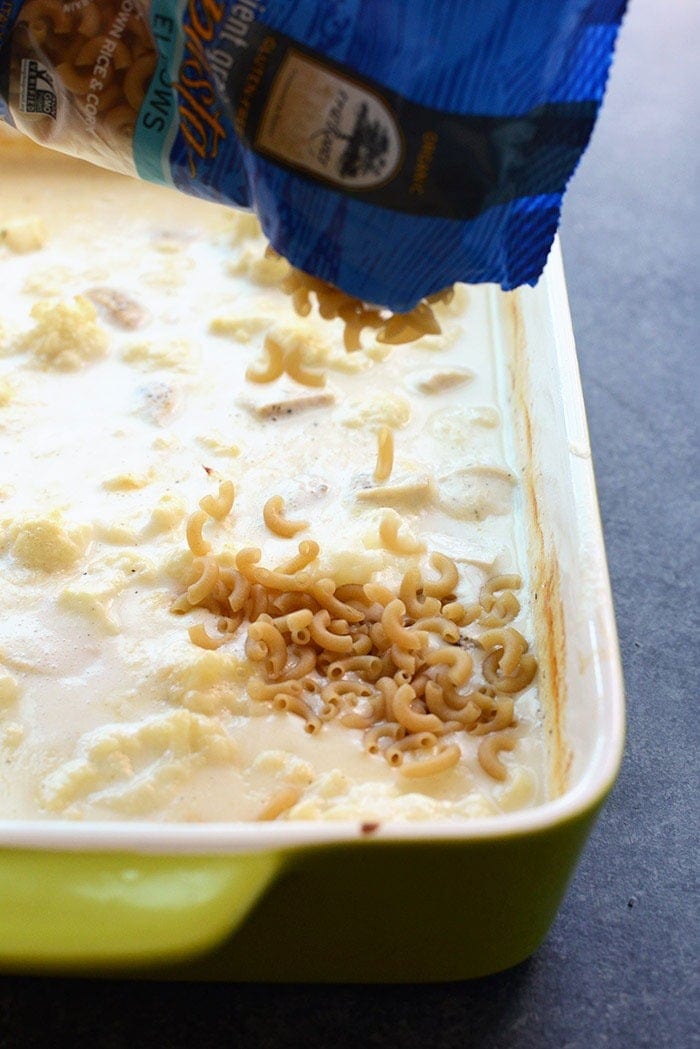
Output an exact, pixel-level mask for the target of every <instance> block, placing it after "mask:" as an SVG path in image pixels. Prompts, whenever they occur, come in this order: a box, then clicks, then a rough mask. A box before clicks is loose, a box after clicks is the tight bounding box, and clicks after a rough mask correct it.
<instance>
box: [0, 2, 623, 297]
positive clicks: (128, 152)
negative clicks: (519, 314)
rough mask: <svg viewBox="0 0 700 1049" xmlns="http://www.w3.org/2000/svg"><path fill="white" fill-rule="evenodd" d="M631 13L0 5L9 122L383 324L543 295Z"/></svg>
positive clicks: (398, 5)
mask: <svg viewBox="0 0 700 1049" xmlns="http://www.w3.org/2000/svg"><path fill="white" fill-rule="evenodd" d="M624 8H625V0H541V2H539V3H533V2H532V0H488V2H485V0H237V2H226V0H151V2H147V0H121V2H120V0H93V2H89V0H79V2H78V3H64V2H62V0H0V116H4V118H5V119H7V120H9V121H10V122H11V123H14V124H15V125H16V126H17V127H19V128H20V129H21V130H23V131H24V132H25V133H27V134H29V135H30V136H31V137H33V138H34V139H36V140H38V141H40V142H43V143H44V144H47V145H50V146H54V147H55V148H57V149H61V150H63V151H65V152H69V153H73V154H75V155H78V156H84V157H87V158H88V159H90V160H92V161H93V162H96V163H99V164H102V165H103V166H106V167H109V168H113V169H116V170H120V171H126V172H128V173H130V174H134V175H137V176H139V177H141V178H145V179H149V180H151V181H155V182H162V183H165V184H167V185H172V186H175V187H177V188H178V189H180V190H183V191H184V192H186V193H190V194H195V195H197V196H201V197H205V198H207V199H211V200H216V201H223V202H226V203H228V204H231V205H234V206H236V207H242V208H253V209H254V210H255V211H256V212H257V214H258V215H259V217H260V220H261V222H262V226H263V229H264V231H265V233H266V235H267V236H268V238H269V240H270V242H271V243H272V245H273V246H274V248H275V249H276V250H277V251H278V252H279V253H280V254H282V255H284V256H285V257H286V258H287V259H289V261H290V262H291V263H293V264H294V265H295V266H297V267H299V268H300V269H302V270H304V271H306V272H307V273H310V274H312V275H313V276H316V277H320V278H322V279H324V280H327V281H330V282H331V283H333V284H335V285H337V286H339V287H340V288H342V289H343V290H344V291H346V292H348V293H350V294H352V295H355V296H357V297H358V298H360V299H362V300H364V301H367V302H372V303H380V304H382V305H385V306H388V307H390V308H391V309H393V310H395V311H406V310H408V309H410V308H412V307H413V306H414V305H415V304H416V303H417V302H418V301H419V300H420V299H421V298H423V297H424V296H428V295H430V294H432V293H435V292H437V291H439V290H441V289H443V288H445V287H446V286H448V285H450V284H452V283H453V282H455V281H458V280H459V281H466V282H470V283H478V282H483V281H493V282H496V283H498V284H500V285H501V286H502V287H503V288H505V289H510V288H514V287H517V286H518V285H520V284H525V283H527V284H534V283H535V282H536V280H537V278H538V277H539V275H540V273H541V272H542V269H543V267H544V264H545V261H546V258H547V254H548V252H549V249H550V246H551V243H552V239H553V237H554V234H555V232H556V228H557V224H558V221H559V214H560V208H561V202H562V195H563V192H564V189H565V186H566V184H567V181H568V179H569V178H570V176H571V174H572V173H573V171H574V169H575V167H576V164H577V162H578V160H579V158H580V156H581V154H582V152H583V150H584V149H585V147H586V145H587V143H588V140H589V138H590V135H591V132H592V129H593V125H594V123H595V119H596V116H597V113H598V109H599V106H600V103H601V100H602V97H603V92H604V88H605V82H606V78H607V74H608V69H609V66H610V62H611V59H612V53H613V48H614V43H615V38H616V34H617V31H618V28H619V24H620V21H621V19H622V16H623V13H624Z"/></svg>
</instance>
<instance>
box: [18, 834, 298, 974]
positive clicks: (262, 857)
mask: <svg viewBox="0 0 700 1049" xmlns="http://www.w3.org/2000/svg"><path fill="white" fill-rule="evenodd" d="M282 860H283V856H282V855H281V854H279V853H274V852H262V853H254V854H250V855H235V856H230V855H229V856H172V855H171V856H150V855H136V854H134V853H130V854H124V853H106V852H102V853H82V852H44V851H29V850H26V851H25V850H22V849H10V850H5V851H1V852H0V969H5V970H6V971H7V970H12V969H22V970H31V969H40V970H42V971H46V969H51V968H55V969H59V970H65V969H83V970H84V969H89V968H90V967H91V965H93V964H97V965H99V966H100V968H101V969H102V968H104V967H105V966H114V967H115V968H121V967H133V966H141V965H146V964H149V963H151V962H158V961H161V962H162V961H164V960H167V961H170V962H173V961H177V960H180V959H182V958H186V957H188V956H190V955H192V954H196V953H198V952H200V951H203V950H206V949H207V948H209V947H211V946H212V945H213V944H216V943H218V942H219V941H220V940H222V939H223V938H224V937H225V936H226V935H227V934H228V933H229V932H231V931H232V930H233V929H235V928H236V927H237V926H238V925H239V924H240V923H241V922H242V921H243V919H244V918H245V916H246V915H247V914H248V912H249V910H250V909H251V907H252V906H253V905H254V904H255V902H256V900H257V899H258V898H259V897H260V896H261V894H262V893H263V892H264V891H265V889H266V888H267V887H268V885H269V884H270V882H271V881H272V879H273V878H274V877H275V875H276V874H277V873H278V871H279V870H280V868H281V864H282Z"/></svg>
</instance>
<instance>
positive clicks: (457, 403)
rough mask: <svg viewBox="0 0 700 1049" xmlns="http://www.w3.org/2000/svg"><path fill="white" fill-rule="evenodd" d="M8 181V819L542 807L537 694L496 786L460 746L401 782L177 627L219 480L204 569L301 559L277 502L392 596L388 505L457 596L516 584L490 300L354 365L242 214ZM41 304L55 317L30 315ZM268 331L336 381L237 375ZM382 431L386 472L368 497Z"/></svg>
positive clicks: (512, 491) (70, 169)
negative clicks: (222, 495)
mask: <svg viewBox="0 0 700 1049" xmlns="http://www.w3.org/2000/svg"><path fill="white" fill-rule="evenodd" d="M20 167H22V170H20ZM0 177H1V178H2V197H1V199H0V230H1V229H3V228H7V225H8V223H9V222H10V221H11V222H13V223H15V227H14V229H15V234H13V237H14V240H13V238H10V240H9V241H8V239H7V238H5V241H4V242H3V241H2V240H0V275H1V286H2V304H1V306H0V559H1V564H0V572H1V576H0V578H1V582H0V587H1V588H2V599H3V600H2V606H3V615H2V617H0V755H1V759H0V817H17V818H26V817H29V818H31V817H47V816H49V817H51V816H60V817H70V818H76V819H85V818H104V819H115V818H125V817H129V818H157V819H163V820H228V819H232V820H233V819H253V818H255V817H256V815H257V813H258V812H259V811H260V810H261V807H262V806H263V805H264V804H265V803H266V801H267V800H268V799H269V798H270V797H271V796H273V795H274V794H275V793H276V792H277V791H279V790H280V788H282V787H284V786H286V785H293V786H295V787H297V788H299V790H300V800H299V802H298V803H297V804H296V805H295V806H294V807H293V808H292V809H291V810H290V812H288V813H286V814H285V815H284V816H283V817H282V818H299V819H305V818H313V819H317V818H322V819H326V818H327V819H334V818H336V819H341V818H355V817H361V818H386V817H389V816H392V817H394V818H399V819H403V818H405V819H424V818H450V819H452V818H454V819H462V818H466V817H469V816H471V815H481V814H486V813H492V812H498V811H507V810H510V809H513V808H518V807H527V806H530V805H532V804H536V803H538V802H540V801H542V800H543V799H544V798H545V797H546V793H547V789H546V782H545V765H546V761H545V749H544V742H543V740H542V738H541V732H540V719H539V711H538V705H537V694H536V688H535V687H534V686H533V687H531V688H530V689H528V690H527V691H526V692H525V693H524V694H523V695H521V696H520V697H519V698H518V700H517V703H516V713H517V728H516V733H517V735H518V743H517V747H516V749H515V751H513V752H512V753H508V754H505V755H504V756H503V761H504V764H505V765H506V766H507V767H508V770H509V772H508V778H507V780H506V781H505V782H504V783H496V782H494V781H493V780H492V779H490V778H489V777H488V776H487V775H486V774H485V773H484V772H483V771H482V769H481V768H480V766H479V763H478V761H477V758H476V747H477V744H478V742H479V740H478V739H471V738H468V737H466V736H465V735H464V734H463V733H461V734H460V736H461V737H464V738H462V739H460V744H461V745H462V748H463V759H462V761H461V762H460V764H459V765H458V766H457V767H456V768H454V769H451V770H449V771H447V772H445V773H443V774H441V775H439V776H433V777H430V778H428V779H425V780H421V781H408V780H406V779H402V777H401V775H400V774H399V773H397V771H396V770H395V769H392V768H390V767H389V766H388V765H387V763H386V762H385V761H384V760H383V758H381V757H378V756H371V755H368V754H366V753H365V752H364V750H363V748H362V744H361V739H362V734H361V732H360V731H359V730H352V729H348V728H345V727H342V726H341V725H339V724H337V723H328V724H326V725H324V727H323V729H322V731H321V733H320V734H319V735H317V736H314V737H310V736H309V735H307V734H306V733H305V732H304V728H303V722H302V721H301V720H300V719H299V718H297V717H295V716H293V715H290V714H284V713H282V714H273V713H271V712H270V710H269V708H268V707H267V706H266V705H265V704H264V703H260V702H254V701H252V700H251V699H249V698H248V696H247V695H246V692H245V679H246V675H247V673H248V672H249V667H247V666H246V662H245V659H244V658H243V653H242V646H241V642H240V639H238V640H237V641H235V642H234V643H232V644H230V645H226V646H224V647H223V648H221V649H219V650H218V651H216V652H205V651H203V650H201V649H198V648H196V647H195V646H193V644H192V643H191V641H190V640H189V637H188V634H187V626H189V625H192V624H193V623H195V622H199V621H201V622H207V621H208V619H210V618H211V617H209V615H208V613H206V612H204V611H202V610H195V611H193V612H192V613H191V614H190V615H188V616H187V617H184V618H183V617H181V616H176V615H174V614H172V613H171V612H170V611H169V608H170V604H171V602H172V600H173V599H174V598H175V597H176V596H177V595H178V594H179V593H181V591H182V575H183V571H184V568H185V566H186V565H187V563H188V556H189V555H188V554H187V544H186V541H185V523H186V519H187V516H188V514H189V513H191V512H192V511H193V510H195V509H196V508H197V504H198V502H199V500H200V499H201V498H202V496H204V495H206V494H207V493H210V492H211V493H214V494H215V493H216V490H217V486H218V481H219V480H223V479H228V478H230V479H232V480H233V481H234V483H235V486H236V500H235V505H234V509H233V512H232V514H231V515H230V517H229V518H228V519H227V520H226V522H225V523H223V524H221V525H214V524H211V525H208V526H207V535H208V536H209V537H210V538H211V540H212V542H213V544H214V548H215V550H220V549H223V548H225V547H227V546H228V547H231V548H232V549H238V548H239V547H243V546H260V547H261V548H262V550H263V562H264V563H265V564H269V565H274V564H279V563H280V562H282V561H284V560H286V559H288V558H289V557H291V556H292V555H293V553H294V552H295V551H296V541H294V540H285V539H280V538H277V537H276V536H274V535H272V533H270V532H269V531H268V530H267V529H265V527H264V525H263V522H262V508H263V505H264V503H265V501H266V500H267V499H268V498H269V497H270V496H271V495H275V494H279V495H282V496H283V497H284V499H285V501H286V506H287V513H288V515H289V516H290V517H293V518H302V519H306V520H308V521H309V522H310V527H309V529H308V530H307V531H306V532H303V533H301V534H300V535H299V536H298V537H297V541H298V540H299V539H304V538H314V539H316V540H317V541H318V542H319V543H320V545H321V550H322V554H321V563H322V565H323V567H324V570H325V569H327V570H328V571H329V572H330V573H331V574H333V575H334V576H335V577H336V578H338V579H339V580H340V581H353V580H355V579H357V580H359V581H364V579H365V578H367V576H368V574H369V573H370V572H372V571H374V572H375V573H376V578H377V579H379V580H383V581H387V582H391V583H395V582H396V581H397V580H398V579H399V577H400V575H401V574H402V572H403V571H405V569H406V568H407V567H409V565H411V564H412V563H414V561H415V558H407V557H405V558H401V557H397V556H396V555H395V554H392V553H390V552H389V551H387V550H385V549H383V547H382V545H381V542H380V539H379V535H378V527H379V523H380V521H381V518H382V514H383V513H384V509H383V508H385V507H387V506H391V507H394V508H395V509H396V510H397V511H398V512H399V513H400V514H401V516H402V518H403V519H404V521H405V524H406V526H407V527H408V528H409V529H410V532H411V533H412V535H413V536H415V537H416V538H417V539H419V540H422V541H423V542H424V543H425V544H426V548H427V550H428V551H433V550H438V551H441V552H443V553H445V554H447V555H448V556H450V557H452V558H453V559H455V560H456V561H457V562H458V564H459V567H460V574H461V577H462V579H461V583H460V593H459V595H458V596H460V597H463V598H464V599H465V600H467V601H472V600H474V599H475V597H476V595H477V593H478V590H479V587H480V586H481V584H482V583H483V581H484V580H485V579H486V578H487V577H488V576H489V575H491V574H493V573H494V572H496V571H508V570H517V571H520V572H521V573H522V574H523V576H524V578H525V579H526V577H527V572H526V565H525V564H524V562H523V557H524V555H523V551H522V549H521V548H520V545H519V543H518V542H517V540H516V536H517V529H516V514H517V509H516V508H517V478H516V474H515V472H514V469H513V466H514V464H512V463H509V462H508V461H507V460H506V455H505V452H504V433H505V431H506V430H507V427H508V425H509V422H508V420H509V407H508V404H507V401H506V399H505V396H504V392H503V389H502V385H503V384H502V383H500V382H499V377H498V370H497V364H496V362H495V361H494V355H493V346H492V338H491V331H490V322H489V295H490V294H491V292H490V291H489V289H486V288H474V289H469V290H468V291H467V290H466V289H464V288H460V289H458V293H457V296H456V300H455V302H454V303H453V304H452V305H450V306H449V307H438V309H437V313H438V316H439V319H440V323H441V325H442V329H443V334H442V335H440V336H427V337H424V338H423V339H421V340H419V341H418V342H417V343H414V344H411V345H408V346H397V347H388V346H383V345H380V344H379V343H377V342H376V340H375V339H374V337H373V336H372V334H371V332H369V331H368V332H366V333H365V336H364V345H363V349H362V350H361V351H359V352H357V353H354V354H347V353H346V352H345V350H344V349H343V347H342V338H341V331H342V329H341V327H340V323H339V322H330V323H329V322H326V321H323V320H321V319H320V318H319V317H318V316H317V315H316V314H315V312H314V314H313V315H312V316H310V317H309V318H305V319H301V318H299V317H297V316H296V315H295V313H294V311H293V309H292V306H291V302H290V300H289V298H288V297H287V296H286V295H284V294H283V293H282V292H281V291H280V290H279V289H278V288H277V287H276V285H275V279H276V272H277V268H276V264H275V263H273V262H270V261H269V260H268V261H265V260H264V259H263V252H264V242H263V240H262V238H261V237H260V236H259V235H255V234H254V223H253V221H252V220H251V218H250V217H248V216H243V217H240V216H236V215H234V214H233V213H232V212H230V211H227V210H225V209H223V208H219V207H216V206H213V205H208V204H204V203H200V202H197V201H193V200H188V199H185V198H183V197H181V196H179V195H176V194H174V193H172V192H170V191H167V190H160V189H156V188H154V187H150V186H147V185H143V184H139V183H137V182H134V181H131V180H127V179H125V178H120V177H118V176H113V175H109V174H106V173H104V172H101V171H97V170H95V169H90V168H87V167H81V166H79V165H77V164H74V163H72V162H69V161H66V160H62V159H52V160H51V161H50V162H49V161H46V162H44V161H33V163H32V165H31V167H30V168H29V169H28V168H27V165H26V164H23V165H20V164H13V163H12V161H9V162H5V165H4V168H3V169H0ZM24 220H26V221H27V223H29V225H28V226H27V228H26V230H25V233H26V236H24V235H22V234H21V233H17V230H18V228H19V227H18V226H17V224H18V223H19V224H20V225H21V223H22V222H23V221H24ZM37 220H39V225H38V226H37ZM42 223H43V230H45V240H44V233H43V231H42V232H40V234H37V229H39V230H42V226H41V224H42ZM17 237H19V239H17ZM42 241H43V245H42V246H38V245H39V244H42ZM95 286H108V287H110V288H115V289H118V290H119V291H120V292H122V293H124V294H125V295H127V296H129V297H131V298H132V299H133V300H134V301H135V302H136V303H138V304H139V305H141V306H143V307H145V308H146V310H147V312H148V318H147V323H145V324H144V325H143V326H142V327H140V328H138V329H135V330H124V329H122V328H120V327H118V326H115V325H114V324H113V323H111V321H110V319H109V317H108V316H107V315H105V314H104V313H103V312H101V311H100V309H99V308H98V309H97V311H96V317H95V318H94V319H93V318H92V316H91V308H90V307H87V308H86V307H84V306H81V305H80V301H81V300H78V303H79V304H78V306H77V307H76V305H75V297H76V296H83V295H84V294H85V293H86V292H87V291H88V290H89V289H91V288H94V287H95ZM38 303H43V304H45V309H46V310H48V311H54V312H49V313H47V314H46V316H45V318H44V320H43V321H42V320H39V321H37V319H36V317H34V318H33V317H32V314H31V311H32V308H33V307H35V306H36V305H37V304H38ZM56 310H58V311H64V313H63V327H64V328H67V329H69V330H70V331H72V332H73V334H72V335H71V336H70V337H69V338H68V340H67V343H66V345H65V346H64V345H63V342H61V343H60V344H59V343H57V342H56V340H55V339H54V338H53V337H52V336H51V329H52V325H55V324H57V323H58V322H59V321H60V320H61V313H60V312H55V311H56ZM76 310H77V311H78V312H76ZM81 310H82V319H81V317H79V316H78V313H79V312H80V311H81ZM65 311H67V313H66V312H65ZM38 325H39V326H40V327H41V328H42V331H41V332H38V331H37V326H38ZM268 331H269V332H272V333H273V334H274V335H275V336H276V337H277V338H279V339H280V340H281V341H283V342H284V341H288V342H289V343H290V344H291V343H293V342H295V341H296V342H299V343H300V344H301V345H302V346H303V347H304V353H305V359H306V363H307V364H308V365H309V366H311V367H314V368H317V369H318V370H320V371H322V372H324V373H325V374H326V375H327V382H326V386H325V387H324V388H323V389H310V388H307V387H304V386H300V385H299V384H297V383H295V382H294V381H293V380H291V379H289V378H288V377H286V376H284V377H283V378H282V379H279V380H276V381H275V382H274V383H270V384H263V385H256V384H252V383H250V382H248V381H247V380H246V379H245V371H246V368H247V367H249V366H250V365H251V364H252V363H254V362H256V361H260V360H262V359H263V358H264V354H263V351H262V344H263V340H264V337H265V334H266V333H267V332H268ZM47 333H48V334H47ZM47 340H48V341H47ZM86 347H87V351H86ZM65 354H67V356H66V355H65ZM443 387H444V388H443ZM328 394H330V395H331V398H332V400H333V403H332V404H322V405H319V406H310V407H306V408H304V409H303V410H299V409H298V408H297V407H296V406H295V404H294V402H295V401H296V400H297V399H298V398H308V397H312V398H313V397H316V396H317V395H321V396H322V398H325V399H326V400H327V399H328V398H327V397H326V395H328ZM274 405H281V409H280V410H279V411H278V410H276V409H273V408H271V406H274ZM289 408H291V409H292V411H291V413H290V412H289V411H288V409H289ZM381 425H388V426H390V427H392V429H393V430H394V440H395V463H394V468H393V472H392V475H391V478H390V480H389V481H388V482H386V485H385V489H386V490H385V491H384V493H383V494H379V495H377V493H376V492H374V494H373V492H372V490H373V489H374V488H376V486H375V485H374V482H373V480H372V472H373V469H374V465H375V459H376V446H377V436H376V433H377V429H378V427H379V426H381ZM205 467H206V468H208V470H209V471H211V473H210V474H208V473H207V471H206V470H205ZM363 493H364V494H363ZM420 560H421V564H426V565H427V561H426V559H425V558H422V559H420ZM428 571H429V569H428ZM519 597H520V600H521V603H522V605H523V611H522V612H521V615H520V616H519V617H518V620H517V621H516V624H515V625H516V626H517V627H518V628H519V629H520V630H521V631H522V632H523V633H524V634H525V635H526V636H527V637H531V636H532V631H531V629H529V620H528V601H527V590H526V587H524V588H523V590H522V591H521V592H520V594H519Z"/></svg>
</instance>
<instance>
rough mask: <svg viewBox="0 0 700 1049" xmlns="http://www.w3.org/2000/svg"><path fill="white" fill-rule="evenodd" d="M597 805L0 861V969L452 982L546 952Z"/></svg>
mask: <svg viewBox="0 0 700 1049" xmlns="http://www.w3.org/2000/svg"><path fill="white" fill-rule="evenodd" d="M597 808H598V806H595V807H594V808H591V809H590V810H588V811H586V812H584V813H582V814H580V815H579V816H577V817H574V818H571V819H569V820H567V821H565V822H562V823H561V824H559V825H556V826H552V827H549V828H546V829H544V830H540V831H535V832H533V831H529V832H527V833H523V834H510V835H507V836H503V837H489V838H483V839H470V840H469V839H465V840H461V841H460V840H449V839H448V840H432V841H431V840H423V841H398V842H397V841H381V840H377V841H372V840H371V839H368V840H366V841H363V842H360V843H359V844H358V843H357V842H353V843H348V844H333V845H322V846H314V847H310V848H301V849H294V850H291V851H289V852H286V853H275V852H262V853H257V854H254V855H233V856H216V857H206V856H198V857H178V856H162V857H158V856H139V855H135V854H133V853H130V854H119V853H104V852H102V853H98V852H91V853H81V852H64V853H61V852H55V853H49V852H44V851H39V852H37V851H24V850H16V851H15V850H6V851H4V852H3V853H2V854H0V928H2V942H1V943H0V968H2V969H4V970H5V971H8V970H12V971H32V970H33V971H42V972H47V971H53V972H70V971H81V972H83V973H95V974H100V975H103V974H105V973H109V972H115V971H120V970H121V971H122V972H123V971H124V970H127V971H129V972H130V973H132V974H134V975H150V976H160V977H163V976H169V977H173V978H178V977H179V978H187V979H193V978H203V979H221V980H277V981H384V982H400V981H409V982H414V981H422V980H431V981H434V980H462V979H468V978H471V977H477V976H483V975H486V974H488V973H492V972H497V971H498V970H501V969H505V968H508V967H509V966H512V965H515V964H517V963H518V962H520V961H522V960H523V959H524V958H526V957H528V956H529V955H530V954H531V953H532V952H533V951H534V950H535V949H536V948H537V947H538V946H539V944H540V943H541V942H542V940H543V938H544V936H545V935H546V933H547V930H548V928H549V926H550V924H551V922H552V920H553V918H554V915H555V913H556V910H557V907H558V906H559V903H560V901H561V898H562V896H563V894H564V891H565V889H566V886H567V883H568V881H569V878H570V876H571V874H572V872H573V869H574V866H575V863H576V860H577V857H578V855H579V853H580V851H581V848H582V846H583V844H584V841H585V838H586V836H587V834H588V832H589V830H590V826H591V823H592V822H593V820H594V818H595V815H596V811H597Z"/></svg>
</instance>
